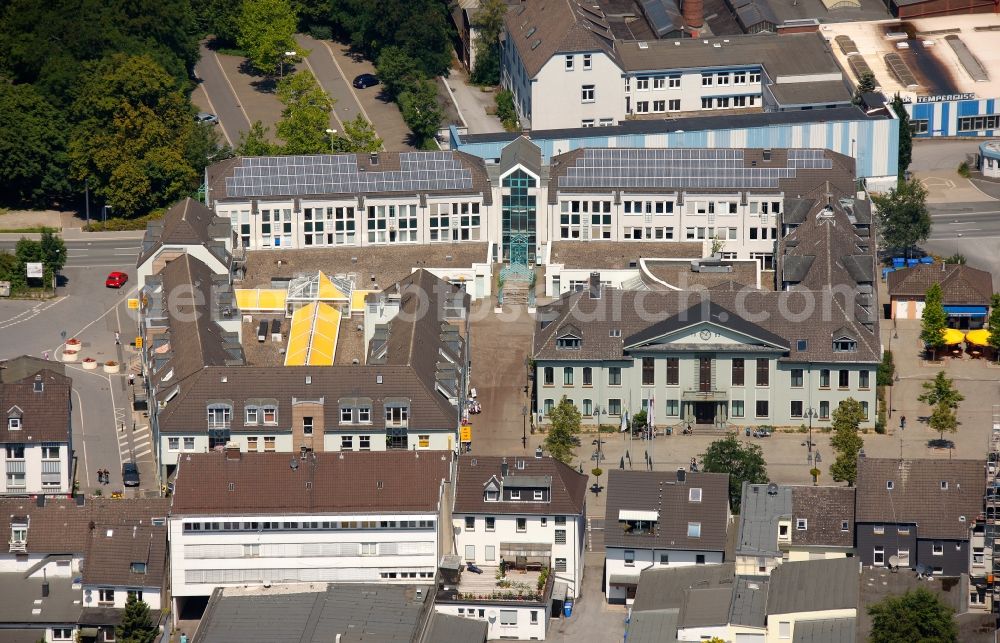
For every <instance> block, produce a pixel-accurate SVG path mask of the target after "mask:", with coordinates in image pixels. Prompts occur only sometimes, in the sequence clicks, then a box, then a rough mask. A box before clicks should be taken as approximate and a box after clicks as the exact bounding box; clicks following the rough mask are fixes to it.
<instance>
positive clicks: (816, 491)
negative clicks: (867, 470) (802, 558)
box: [791, 486, 855, 547]
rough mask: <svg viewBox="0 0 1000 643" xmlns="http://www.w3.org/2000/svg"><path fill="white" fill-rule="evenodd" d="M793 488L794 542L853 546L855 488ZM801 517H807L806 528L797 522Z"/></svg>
mask: <svg viewBox="0 0 1000 643" xmlns="http://www.w3.org/2000/svg"><path fill="white" fill-rule="evenodd" d="M791 491H792V544H793V545H807V546H808V545H822V546H826V547H853V546H854V491H855V490H854V488H852V487H806V486H801V487H800V486H796V487H791ZM799 518H805V519H806V528H805V529H798V528H797V527H796V526H795V525H796V520H797V519H799ZM845 522H846V523H847V529H844V528H843V527H844V523H845Z"/></svg>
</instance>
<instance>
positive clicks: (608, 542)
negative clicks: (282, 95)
mask: <svg viewBox="0 0 1000 643" xmlns="http://www.w3.org/2000/svg"><path fill="white" fill-rule="evenodd" d="M730 518H731V514H730V512H729V476H728V475H727V474H720V473H689V472H687V471H685V470H683V469H679V470H678V471H676V472H675V473H672V472H664V471H620V470H612V471H609V472H608V490H607V512H606V515H605V521H604V525H605V527H604V546H605V555H606V562H605V572H604V573H605V579H604V580H605V597H606V599H607V601H608V602H609V603H619V604H631V603H632V601H633V600H634V599H635V592H636V587H637V586H638V584H639V574H640V572H642V570H644V569H650V568H656V567H680V566H688V565H706V564H718V563H722V562H725V548H726V547H725V545H726V531H727V529H728V528H729V522H730Z"/></svg>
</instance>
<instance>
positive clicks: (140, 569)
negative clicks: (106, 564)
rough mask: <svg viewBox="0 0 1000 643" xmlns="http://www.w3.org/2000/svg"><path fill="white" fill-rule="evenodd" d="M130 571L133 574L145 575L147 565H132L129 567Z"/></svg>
mask: <svg viewBox="0 0 1000 643" xmlns="http://www.w3.org/2000/svg"><path fill="white" fill-rule="evenodd" d="M128 570H129V571H130V572H132V573H133V574H145V573H146V563H132V564H131V565H129V566H128Z"/></svg>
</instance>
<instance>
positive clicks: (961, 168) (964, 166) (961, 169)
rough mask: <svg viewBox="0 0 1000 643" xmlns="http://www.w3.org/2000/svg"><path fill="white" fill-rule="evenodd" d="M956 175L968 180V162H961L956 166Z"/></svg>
mask: <svg viewBox="0 0 1000 643" xmlns="http://www.w3.org/2000/svg"><path fill="white" fill-rule="evenodd" d="M958 175H959V176H961V177H964V178H969V162H968V161H962V162H961V163H959V164H958Z"/></svg>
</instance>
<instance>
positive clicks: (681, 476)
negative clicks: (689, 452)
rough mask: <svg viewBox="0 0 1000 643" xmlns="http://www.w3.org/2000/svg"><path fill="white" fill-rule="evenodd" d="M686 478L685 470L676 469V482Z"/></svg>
mask: <svg viewBox="0 0 1000 643" xmlns="http://www.w3.org/2000/svg"><path fill="white" fill-rule="evenodd" d="M685 479H687V471H685V470H684V469H683V468H680V469H677V482H684V480H685Z"/></svg>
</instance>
